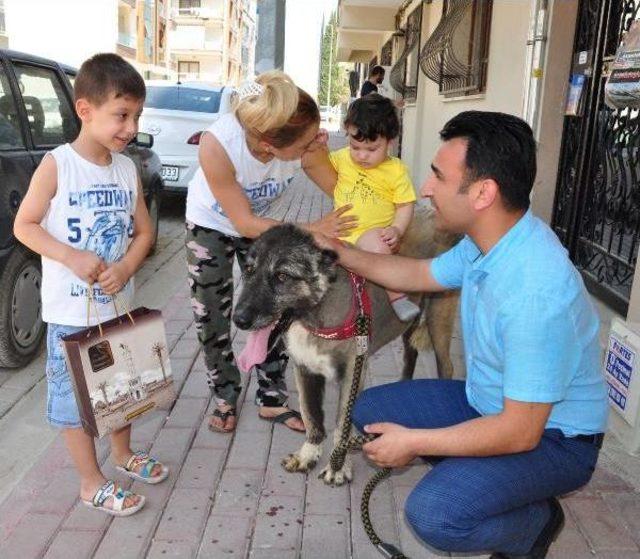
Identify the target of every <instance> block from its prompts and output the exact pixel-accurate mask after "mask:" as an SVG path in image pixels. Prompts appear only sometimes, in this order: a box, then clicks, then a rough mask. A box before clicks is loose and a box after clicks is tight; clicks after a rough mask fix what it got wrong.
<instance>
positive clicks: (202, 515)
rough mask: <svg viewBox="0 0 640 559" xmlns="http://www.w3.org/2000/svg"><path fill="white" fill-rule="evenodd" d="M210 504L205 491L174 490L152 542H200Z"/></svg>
mask: <svg viewBox="0 0 640 559" xmlns="http://www.w3.org/2000/svg"><path fill="white" fill-rule="evenodd" d="M211 504H212V498H211V496H210V494H209V492H208V491H206V490H203V489H182V488H178V489H174V491H173V493H172V494H171V497H170V499H169V502H168V503H167V506H166V508H165V509H164V513H163V515H162V519H161V520H160V525H159V526H158V528H157V530H156V532H155V535H154V541H178V540H180V541H185V542H191V543H193V542H197V541H200V538H201V537H202V532H203V531H204V525H205V522H206V520H207V517H208V516H209V509H210V507H211Z"/></svg>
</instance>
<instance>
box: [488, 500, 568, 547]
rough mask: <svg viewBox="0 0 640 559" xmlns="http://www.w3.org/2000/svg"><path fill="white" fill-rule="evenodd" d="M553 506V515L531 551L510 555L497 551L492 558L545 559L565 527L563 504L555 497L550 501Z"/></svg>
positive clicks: (550, 505)
mask: <svg viewBox="0 0 640 559" xmlns="http://www.w3.org/2000/svg"><path fill="white" fill-rule="evenodd" d="M548 503H549V507H550V508H551V517H550V518H549V520H548V521H547V523H546V524H545V525H544V527H543V528H542V532H540V535H539V536H538V537H537V539H536V541H535V542H534V543H533V547H532V548H531V551H529V553H527V554H525V555H509V554H508V553H499V552H496V553H494V554H492V555H491V558H490V559H544V558H545V557H546V556H547V552H548V551H549V547H550V546H551V544H552V543H553V542H554V541H555V540H556V538H557V537H558V536H559V535H560V532H561V531H562V528H563V527H564V512H563V511H562V505H560V502H559V501H558V499H556V498H555V497H552V498H551V499H549V501H548Z"/></svg>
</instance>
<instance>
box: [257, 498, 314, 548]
mask: <svg viewBox="0 0 640 559" xmlns="http://www.w3.org/2000/svg"><path fill="white" fill-rule="evenodd" d="M303 508H304V503H303V498H302V497H285V496H267V497H263V498H262V499H260V507H259V509H258V514H257V515H256V526H255V531H254V533H253V541H252V543H251V549H252V550H254V549H255V550H258V549H284V550H297V549H298V548H299V545H300V541H301V537H302V524H303V516H302V513H303Z"/></svg>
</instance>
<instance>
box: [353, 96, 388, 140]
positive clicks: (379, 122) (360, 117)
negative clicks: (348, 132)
mask: <svg viewBox="0 0 640 559" xmlns="http://www.w3.org/2000/svg"><path fill="white" fill-rule="evenodd" d="M344 126H345V128H346V127H348V126H353V127H354V128H356V130H357V131H356V133H355V134H353V135H352V137H353V138H354V139H355V140H357V141H358V142H362V141H365V140H369V141H371V142H373V141H375V140H376V139H377V138H378V137H379V136H382V137H383V138H385V139H387V140H393V139H394V138H396V137H397V136H398V134H399V133H400V120H399V119H398V113H397V112H396V108H395V107H394V105H393V102H392V101H391V99H389V98H387V97H383V96H382V95H379V94H377V93H369V95H365V96H364V97H360V98H359V99H356V100H355V101H354V102H353V103H351V105H350V106H349V110H348V111H347V117H346V118H345V119H344Z"/></svg>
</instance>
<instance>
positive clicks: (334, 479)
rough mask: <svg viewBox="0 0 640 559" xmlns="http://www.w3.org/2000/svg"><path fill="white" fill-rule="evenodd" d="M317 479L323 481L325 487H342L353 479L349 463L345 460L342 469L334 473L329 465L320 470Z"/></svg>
mask: <svg viewBox="0 0 640 559" xmlns="http://www.w3.org/2000/svg"><path fill="white" fill-rule="evenodd" d="M318 478H319V479H321V480H322V481H324V482H325V483H326V484H327V485H333V486H340V485H344V484H345V483H347V482H350V481H351V480H352V479H353V471H352V469H351V462H350V461H348V460H347V461H346V462H345V463H344V465H343V466H342V468H340V469H339V470H335V471H334V470H332V469H331V464H330V463H329V464H327V465H326V466H325V467H324V468H323V469H322V471H321V472H320V475H319V476H318Z"/></svg>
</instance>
